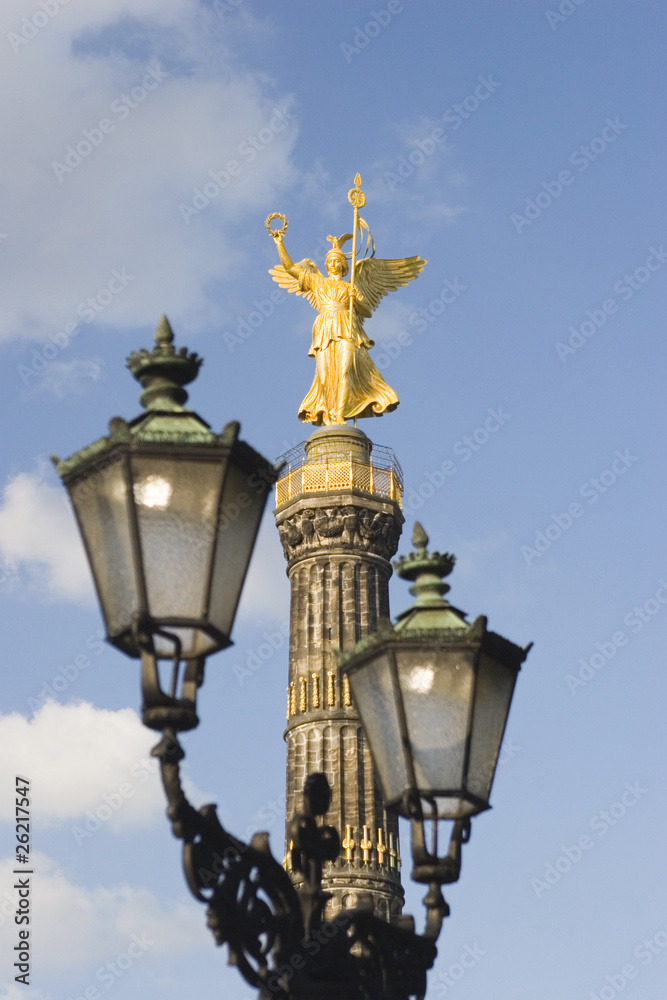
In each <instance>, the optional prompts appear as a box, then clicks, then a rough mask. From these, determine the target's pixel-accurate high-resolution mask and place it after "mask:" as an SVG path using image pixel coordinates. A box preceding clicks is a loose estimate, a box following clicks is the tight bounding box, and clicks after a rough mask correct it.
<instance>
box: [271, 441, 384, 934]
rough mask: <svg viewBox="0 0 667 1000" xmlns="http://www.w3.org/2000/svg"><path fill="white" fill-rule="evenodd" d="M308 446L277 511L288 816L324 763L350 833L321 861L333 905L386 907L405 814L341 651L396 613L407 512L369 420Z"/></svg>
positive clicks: (341, 827) (335, 816)
mask: <svg viewBox="0 0 667 1000" xmlns="http://www.w3.org/2000/svg"><path fill="white" fill-rule="evenodd" d="M305 449H306V462H305V464H304V465H303V467H302V468H301V469H299V470H297V471H296V472H293V473H292V475H291V478H290V480H289V481H287V479H283V480H281V482H280V483H279V484H278V491H277V499H278V502H279V506H278V507H277V508H276V511H275V516H276V523H277V525H278V530H279V532H280V538H281V541H282V544H283V550H284V553H285V558H286V559H287V563H288V567H287V573H288V576H289V579H290V582H291V612H290V615H291V617H290V647H289V684H288V689H287V728H286V731H285V740H286V743H287V795H286V808H287V818H288V820H289V819H290V818H291V817H292V815H293V813H294V812H295V811H300V810H301V809H302V804H303V796H302V792H303V784H304V781H305V779H306V776H307V775H308V774H310V773H311V772H313V771H322V772H324V773H325V774H326V776H327V778H328V780H329V783H330V785H331V789H332V802H331V807H330V809H329V812H328V814H327V816H326V820H325V821H326V823H328V824H329V825H331V826H335V827H336V828H337V829H338V831H339V833H340V835H341V840H342V842H343V848H342V851H341V856H340V857H339V859H338V860H336V861H335V862H332V863H329V864H326V865H325V872H324V888H325V889H326V890H327V891H328V892H330V893H332V894H333V898H332V900H331V901H330V903H329V909H328V911H327V915H328V916H331V915H332V914H333V913H335V912H336V911H337V910H338V909H340V908H341V907H342V906H347V907H351V906H354V905H355V904H356V903H357V902H358V896H359V893H370V894H371V896H372V899H373V904H374V908H375V912H376V913H377V914H378V915H380V916H383V917H389V916H390V915H395V914H398V913H400V911H401V906H402V902H403V890H402V888H401V882H400V857H399V853H398V819H397V817H396V815H395V814H393V813H390V814H388V813H387V811H386V810H385V808H384V804H383V802H382V796H381V794H380V790H379V788H378V785H377V782H376V779H375V776H374V773H373V766H372V762H371V758H370V753H369V750H368V746H367V744H366V740H365V737H364V733H363V730H362V728H361V724H360V722H359V717H358V715H357V713H356V711H355V709H354V707H353V705H352V703H351V700H350V692H349V688H348V686H347V683H345V684H343V685H341V683H340V681H339V679H338V670H337V662H336V652H335V651H336V649H337V648H341V649H347V648H349V647H350V646H352V645H354V643H356V642H358V641H359V639H362V638H363V637H364V636H366V635H369V634H370V633H373V632H375V631H376V630H377V623H378V620H379V619H380V618H388V617H389V593H388V582H389V577H390V576H391V572H392V570H391V563H390V560H391V558H392V556H393V555H394V554H395V552H396V548H397V545H398V539H399V535H400V532H401V526H402V524H403V515H402V514H401V510H400V504H399V501H398V499H397V498H396V489H395V486H396V484H395V481H394V480H393V479H392V478H391V476H390V474H389V473H384V474H383V473H382V472H381V470H377V469H374V468H373V466H372V464H371V449H372V443H371V441H370V440H369V439H368V438H367V437H366V435H365V434H363V432H362V431H359V430H357V429H355V428H351V427H347V426H344V427H327V428H325V429H323V430H319V431H316V432H315V433H314V434H313V435H312V436H311V437H310V438H309V439H308V441H306V442H305ZM281 484H282V485H281ZM392 484H393V485H392ZM322 487H324V488H322ZM392 493H393V494H394V497H395V498H394V499H392ZM281 501H282V502H281ZM287 848H288V850H287V852H286V854H287V860H286V864H287V866H288V869H289V844H287ZM294 878H295V881H297V882H298V880H299V877H298V876H297V875H296V874H294Z"/></svg>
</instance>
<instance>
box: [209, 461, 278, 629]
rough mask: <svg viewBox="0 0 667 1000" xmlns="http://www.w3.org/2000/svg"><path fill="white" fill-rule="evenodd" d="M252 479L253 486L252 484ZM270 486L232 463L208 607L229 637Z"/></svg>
mask: <svg viewBox="0 0 667 1000" xmlns="http://www.w3.org/2000/svg"><path fill="white" fill-rule="evenodd" d="M250 480H252V485H251V483H250ZM269 488H270V484H269V483H264V482H263V481H262V480H261V479H260V477H259V476H258V475H257V474H252V473H250V474H249V473H247V472H244V471H243V470H242V469H240V468H238V466H236V465H233V464H231V463H229V465H228V466H227V476H226V478H225V485H224V490H223V494H222V497H221V502H220V508H219V512H218V518H217V530H216V537H215V554H214V559H213V572H212V577H211V593H210V599H209V607H208V618H209V621H210V622H211V624H212V625H213V626H215V628H216V629H218V630H219V631H220V632H222V633H223V635H225V636H228V635H229V633H230V632H231V630H232V625H233V623H234V616H235V615H236V607H237V605H238V602H239V597H240V595H241V589H242V587H243V581H244V579H245V575H246V572H247V570H248V563H249V562H250V556H251V554H252V549H253V546H254V544H255V538H256V536H257V529H258V528H259V522H260V520H261V517H262V513H263V511H264V504H265V503H266V497H267V494H268V491H269Z"/></svg>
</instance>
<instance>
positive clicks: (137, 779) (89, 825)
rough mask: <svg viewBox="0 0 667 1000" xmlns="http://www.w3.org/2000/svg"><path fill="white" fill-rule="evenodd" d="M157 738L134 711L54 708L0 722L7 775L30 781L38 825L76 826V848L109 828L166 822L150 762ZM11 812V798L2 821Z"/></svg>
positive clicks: (1, 762) (1, 807)
mask: <svg viewBox="0 0 667 1000" xmlns="http://www.w3.org/2000/svg"><path fill="white" fill-rule="evenodd" d="M157 738H158V737H157V734H156V733H154V732H151V731H150V730H148V729H146V728H145V727H144V726H143V725H142V724H141V721H140V719H139V717H138V715H137V714H136V712H134V711H132V709H129V708H126V709H122V710H120V711H117V712H113V711H109V710H107V709H99V708H95V707H94V706H93V705H90V704H88V703H87V702H79V703H78V704H71V705H61V704H59V703H58V702H47V704H46V705H44V706H43V707H42V708H40V709H39V711H38V712H36V714H35V715H34V717H33V718H32V719H28V718H26V717H25V716H23V715H20V714H18V713H13V714H11V715H5V716H0V773H2V774H18V775H20V776H21V777H25V778H28V779H29V780H30V788H31V792H32V794H33V796H34V806H33V819H34V821H35V822H38V823H53V822H65V821H69V822H71V823H72V827H71V829H72V837H73V843H77V844H82V843H85V842H86V841H87V840H88V836H87V834H88V833H96V832H97V830H98V829H100V828H101V827H102V826H104V827H108V828H109V829H112V830H119V829H122V828H124V827H127V826H140V825H146V824H147V823H150V822H153V821H158V820H159V818H160V817H161V816H162V814H163V812H164V792H163V790H162V787H161V784H160V780H159V774H158V765H157V761H156V760H155V759H154V758H152V757H151V756H150V749H151V747H152V746H153V745H154V744H155V743H156V742H157ZM12 809H13V802H10V800H9V797H7V796H5V799H4V800H3V801H2V803H0V819H4V820H10V819H11V818H12V816H13V813H12ZM91 813H92V816H93V819H92V820H91V818H90V814H91ZM77 831H78V832H77Z"/></svg>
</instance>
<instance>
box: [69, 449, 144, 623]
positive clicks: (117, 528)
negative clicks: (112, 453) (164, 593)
mask: <svg viewBox="0 0 667 1000" xmlns="http://www.w3.org/2000/svg"><path fill="white" fill-rule="evenodd" d="M123 465H124V463H123V461H122V459H121V458H120V456H117V457H116V459H115V461H112V462H110V463H109V464H108V465H105V466H104V467H103V468H100V469H97V470H94V471H89V472H88V473H87V474H86V475H85V476H84V477H82V478H81V479H78V480H76V481H75V482H74V483H71V484H70V485H69V487H68V488H69V493H70V497H71V499H72V505H73V507H74V511H75V513H76V516H77V520H78V522H79V528H80V530H81V534H82V536H83V539H84V542H85V544H86V548H87V552H88V558H89V561H90V565H91V569H92V571H93V576H94V578H95V583H96V586H97V591H98V594H99V596H100V603H101V605H102V614H103V615H104V621H105V624H106V629H107V635H108V636H109V637H110V638H113V637H114V636H117V635H119V634H120V633H122V632H124V631H126V630H127V629H128V628H129V627H130V625H131V623H132V615H133V613H134V612H135V611H137V610H138V609H139V599H138V595H137V582H136V574H135V569H134V560H133V552H132V544H131V535H130V519H129V503H128V495H127V489H126V484H125V476H124V474H123Z"/></svg>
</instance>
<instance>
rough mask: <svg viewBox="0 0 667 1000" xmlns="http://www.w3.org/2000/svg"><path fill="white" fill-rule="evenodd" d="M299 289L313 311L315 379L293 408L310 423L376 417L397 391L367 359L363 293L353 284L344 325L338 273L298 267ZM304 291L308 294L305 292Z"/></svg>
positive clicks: (345, 286) (344, 288)
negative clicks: (363, 320)
mask: <svg viewBox="0 0 667 1000" xmlns="http://www.w3.org/2000/svg"><path fill="white" fill-rule="evenodd" d="M298 271H299V276H298V283H299V291H301V292H302V294H305V295H307V296H308V298H309V299H310V300H311V302H312V303H313V305H314V306H315V308H316V309H317V311H318V314H317V318H316V320H315V323H314V324H313V343H312V345H311V348H310V350H309V352H308V353H309V354H310V355H311V356H312V357H314V358H315V378H314V379H313V384H312V385H311V387H310V392H309V393H308V394H307V395H306V397H305V399H304V400H303V402H302V403H301V406H300V407H299V420H303V421H306V422H309V423H313V424H318V425H319V424H344V423H345V421H346V419H348V418H350V417H372V416H379V415H380V414H381V413H385V412H387V411H389V410H395V409H396V407H397V406H398V396H397V395H396V393H395V392H394V390H393V389H391V388H390V387H389V386H388V385H387V383H386V382H385V380H384V379H383V378H382V376H381V375H380V372H379V371H378V370H377V368H376V367H375V365H374V364H373V362H372V361H371V359H370V355H369V353H368V351H369V348H371V347H373V341H372V340H370V339H369V338H368V336H367V335H366V333H365V331H364V328H363V326H362V320H361V316H360V315H359V311H358V309H359V306H362V308H363V295H362V294H361V292H360V291H359V290H358V289H356V288H355V290H354V297H355V305H354V311H353V320H352V329H351V330H350V285H349V283H348V282H347V281H343V279H342V278H333V277H328V278H327V277H324V275H322V274H320V273H319V272H315V273H313V271H311V270H310V269H307V268H299V269H298ZM309 293H310V294H309Z"/></svg>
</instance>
